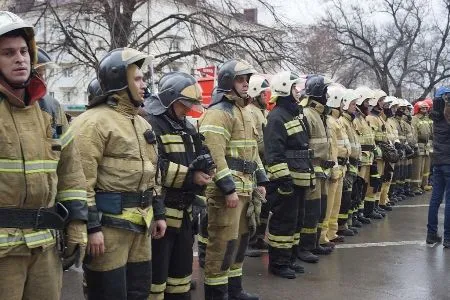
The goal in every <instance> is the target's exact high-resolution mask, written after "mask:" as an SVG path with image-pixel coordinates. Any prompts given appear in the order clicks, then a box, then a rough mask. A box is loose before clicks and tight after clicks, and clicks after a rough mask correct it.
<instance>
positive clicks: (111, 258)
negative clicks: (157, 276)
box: [83, 226, 152, 300]
mask: <svg viewBox="0 0 450 300" xmlns="http://www.w3.org/2000/svg"><path fill="white" fill-rule="evenodd" d="M102 232H103V236H104V243H105V253H104V254H102V255H100V256H98V257H95V258H89V257H87V260H85V262H86V263H85V264H84V266H83V268H84V272H85V275H86V282H87V290H88V298H89V299H95V300H116V299H117V300H123V299H127V300H147V299H148V297H149V295H150V286H151V283H152V278H151V277H152V264H151V242H150V237H149V235H148V233H147V232H145V233H137V232H132V231H129V230H125V229H119V228H112V227H107V226H103V227H102Z"/></svg>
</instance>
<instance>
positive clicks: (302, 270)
mask: <svg viewBox="0 0 450 300" xmlns="http://www.w3.org/2000/svg"><path fill="white" fill-rule="evenodd" d="M289 268H291V269H292V270H293V271H294V272H295V273H298V274H303V273H305V268H303V266H302V265H300V264H299V263H298V262H297V258H296V257H292V258H291V264H290V265H289Z"/></svg>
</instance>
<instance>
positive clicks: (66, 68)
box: [63, 67, 73, 77]
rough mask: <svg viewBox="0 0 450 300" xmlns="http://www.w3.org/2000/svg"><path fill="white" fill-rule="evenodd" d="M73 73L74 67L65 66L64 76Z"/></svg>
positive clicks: (69, 75) (70, 75)
mask: <svg viewBox="0 0 450 300" xmlns="http://www.w3.org/2000/svg"><path fill="white" fill-rule="evenodd" d="M72 75H73V69H72V67H65V68H64V69H63V76H64V77H72Z"/></svg>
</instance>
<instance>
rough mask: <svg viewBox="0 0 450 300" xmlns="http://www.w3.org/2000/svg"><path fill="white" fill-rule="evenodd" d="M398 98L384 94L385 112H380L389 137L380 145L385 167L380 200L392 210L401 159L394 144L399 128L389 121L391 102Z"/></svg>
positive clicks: (384, 207)
mask: <svg viewBox="0 0 450 300" xmlns="http://www.w3.org/2000/svg"><path fill="white" fill-rule="evenodd" d="M380 93H381V92H380ZM395 99H396V98H395V97H393V96H384V99H383V106H382V107H383V113H382V114H380V116H381V119H382V121H383V122H384V128H385V130H386V132H385V134H386V137H387V141H385V142H379V143H378V145H379V147H380V148H381V152H382V155H383V161H384V168H383V170H381V173H382V176H381V182H382V184H381V190H380V202H379V207H380V208H382V209H384V210H387V211H391V210H392V206H394V205H395V203H396V200H397V199H396V198H395V197H393V196H392V195H389V191H390V187H391V183H392V179H393V174H394V166H395V163H397V162H398V160H399V154H398V151H397V150H396V149H395V147H394V144H395V141H396V140H397V139H398V133H397V130H396V129H395V128H394V127H392V124H391V123H390V122H389V121H388V120H389V119H388V118H390V117H392V110H391V109H390V108H389V107H390V105H391V103H392V102H393V101H394V100H395Z"/></svg>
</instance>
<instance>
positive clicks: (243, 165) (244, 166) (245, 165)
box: [242, 160, 248, 174]
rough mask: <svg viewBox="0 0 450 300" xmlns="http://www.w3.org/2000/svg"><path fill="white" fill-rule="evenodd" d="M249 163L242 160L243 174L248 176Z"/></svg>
mask: <svg viewBox="0 0 450 300" xmlns="http://www.w3.org/2000/svg"><path fill="white" fill-rule="evenodd" d="M247 166H248V164H247V161H246V160H242V173H245V174H247V173H248V169H247Z"/></svg>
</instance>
